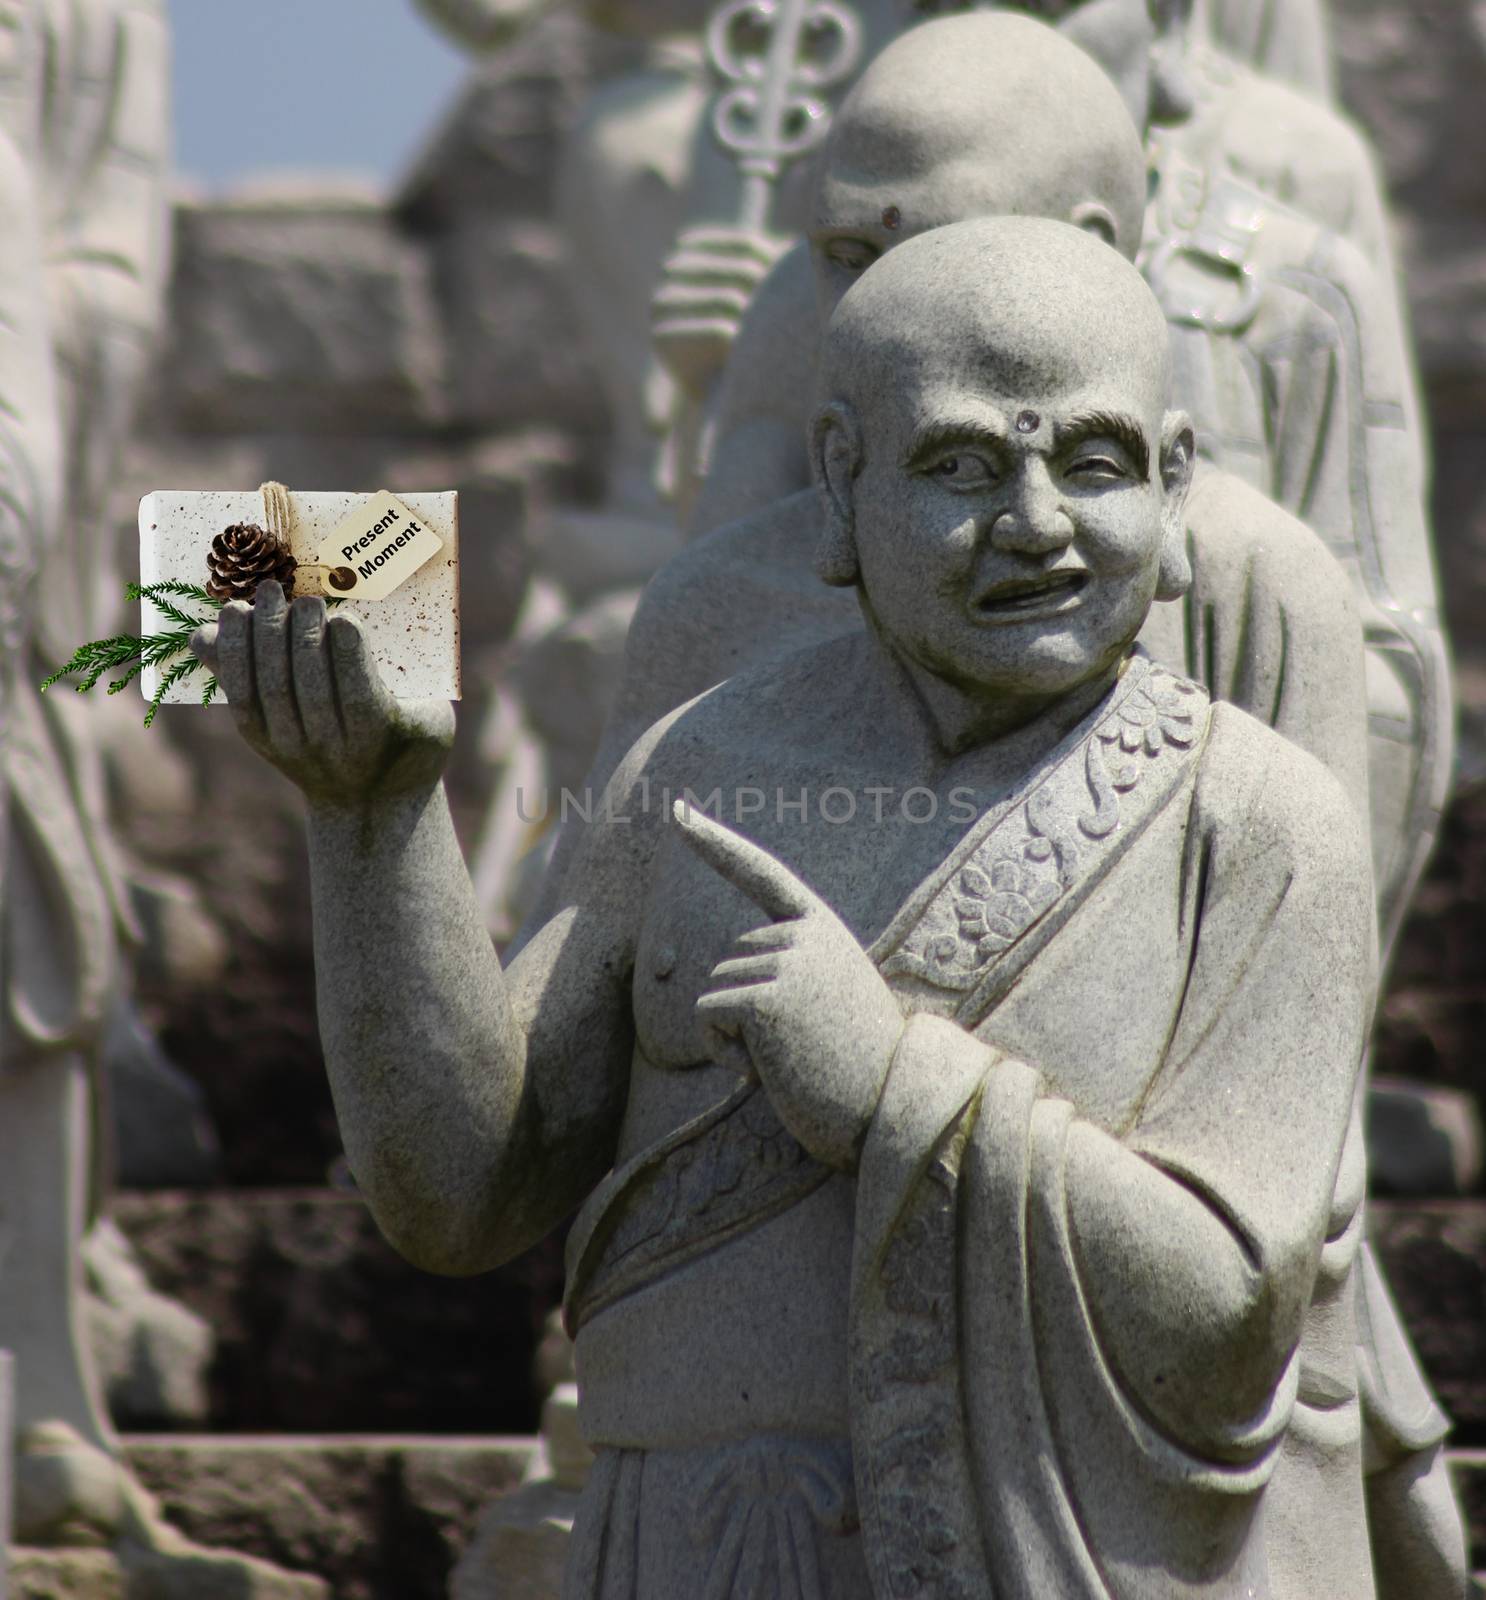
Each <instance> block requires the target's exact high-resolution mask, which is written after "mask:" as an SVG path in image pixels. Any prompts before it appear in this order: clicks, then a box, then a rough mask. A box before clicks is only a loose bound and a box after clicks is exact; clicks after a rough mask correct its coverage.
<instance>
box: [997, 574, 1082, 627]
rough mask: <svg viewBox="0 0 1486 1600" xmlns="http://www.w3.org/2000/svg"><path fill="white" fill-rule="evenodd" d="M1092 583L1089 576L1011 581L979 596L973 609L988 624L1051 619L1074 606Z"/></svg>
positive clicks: (1061, 575)
mask: <svg viewBox="0 0 1486 1600" xmlns="http://www.w3.org/2000/svg"><path fill="white" fill-rule="evenodd" d="M1088 581H1089V575H1088V573H1087V572H1048V573H1044V574H1043V575H1042V576H1041V577H1038V578H1008V579H1007V580H1006V581H1005V582H1004V583H996V584H992V585H991V587H990V588H989V589H987V590H985V591H984V592H983V593H981V594H980V595H978V596H977V597H976V599H975V600H974V602H973V603H972V605H971V609H972V610H973V611H974V612H975V614H976V616H978V617H982V618H984V619H985V620H986V621H988V622H1000V621H1003V620H1005V621H1008V622H1010V621H1021V620H1022V619H1023V618H1026V617H1040V616H1047V615H1051V614H1053V613H1055V612H1058V611H1061V610H1062V609H1063V608H1064V607H1065V606H1068V605H1071V604H1072V603H1073V602H1074V600H1076V599H1077V598H1078V596H1079V595H1080V594H1081V593H1082V592H1083V589H1084V586H1085V585H1086V584H1087V583H1088Z"/></svg>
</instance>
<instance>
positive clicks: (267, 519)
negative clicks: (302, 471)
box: [258, 479, 294, 550]
mask: <svg viewBox="0 0 1486 1600" xmlns="http://www.w3.org/2000/svg"><path fill="white" fill-rule="evenodd" d="M258 493H259V494H261V495H262V496H263V524H264V527H265V528H266V529H267V530H268V532H269V534H270V535H271V536H272V537H273V539H274V540H275V542H276V543H278V544H280V545H282V546H283V547H284V549H286V550H289V549H292V548H293V542H292V539H291V537H290V536H291V534H292V533H293V531H294V503H293V501H291V500H290V498H289V491H288V490H287V489H286V488H285V487H284V485H283V484H282V483H276V482H274V481H273V480H272V479H270V480H269V481H268V482H267V483H261V484H259V485H258Z"/></svg>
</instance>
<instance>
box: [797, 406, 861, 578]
mask: <svg viewBox="0 0 1486 1600" xmlns="http://www.w3.org/2000/svg"><path fill="white" fill-rule="evenodd" d="M861 470H862V429H861V424H860V423H859V422H858V421H857V416H856V412H855V411H853V410H852V408H851V407H850V406H849V405H847V403H846V402H845V401H844V400H832V401H830V402H829V403H828V404H827V405H823V406H822V407H821V408H820V410H819V411H817V412H816V414H815V417H814V420H813V421H812V422H811V424H810V471H811V476H812V477H813V478H814V480H815V489H816V493H817V494H818V495H819V496H820V504H821V512H822V514H823V518H824V526H823V528H822V530H821V536H820V544H819V546H818V547H817V549H816V553H815V570H816V572H818V573H819V574H820V577H821V579H822V581H823V582H825V583H829V584H830V585H832V587H834V588H837V589H849V588H850V587H851V586H852V584H854V583H855V582H856V581H857V579H858V578H859V577H860V576H861V569H860V567H859V566H858V564H857V544H856V477H857V474H858V473H859V472H860V471H861Z"/></svg>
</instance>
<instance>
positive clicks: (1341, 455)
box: [1258, 238, 1453, 948]
mask: <svg viewBox="0 0 1486 1600" xmlns="http://www.w3.org/2000/svg"><path fill="white" fill-rule="evenodd" d="M1275 276H1276V278H1277V279H1278V280H1279V281H1280V282H1281V283H1283V284H1284V285H1285V286H1286V287H1288V288H1290V289H1292V290H1296V291H1298V292H1299V295H1300V296H1301V298H1302V299H1303V300H1305V301H1306V302H1308V303H1309V305H1310V306H1311V307H1312V308H1313V311H1314V312H1315V314H1316V315H1315V317H1314V318H1313V321H1315V322H1318V323H1319V324H1320V325H1321V326H1322V327H1323V330H1324V335H1323V337H1321V338H1319V339H1317V340H1316V341H1315V342H1314V343H1313V344H1311V345H1310V346H1309V347H1307V348H1302V347H1301V346H1300V345H1299V344H1297V343H1292V342H1290V341H1288V340H1285V339H1280V340H1277V341H1275V342H1274V344H1273V345H1272V346H1271V347H1269V348H1261V349H1260V350H1259V351H1258V354H1259V357H1260V361H1261V365H1262V367H1263V369H1264V374H1265V377H1264V382H1265V385H1266V388H1267V389H1268V390H1269V391H1270V392H1271V393H1272V394H1273V395H1275V396H1276V397H1277V398H1276V404H1275V407H1274V411H1273V420H1272V429H1273V437H1274V440H1275V453H1274V472H1275V497H1276V499H1278V500H1280V501H1281V502H1282V503H1284V504H1286V505H1287V506H1288V507H1289V508H1290V509H1291V510H1293V511H1294V512H1295V514H1296V515H1297V516H1299V517H1301V518H1303V519H1304V521H1305V522H1306V523H1308V524H1309V526H1311V527H1312V528H1314V529H1315V530H1316V532H1317V533H1318V534H1319V535H1320V536H1321V538H1322V539H1323V540H1325V542H1326V543H1327V544H1328V545H1329V547H1330V548H1331V550H1332V552H1333V554H1335V555H1336V556H1337V558H1338V559H1339V560H1340V561H1341V563H1342V564H1343V566H1344V567H1346V568H1347V570H1348V573H1349V576H1350V577H1351V579H1352V582H1353V585H1354V588H1355V590H1356V592H1357V595H1358V599H1359V610H1360V613H1361V622H1362V629H1363V636H1364V640H1365V643H1366V649H1367V682H1368V703H1369V709H1370V712H1371V716H1372V720H1373V727H1374V747H1375V750H1374V763H1373V766H1374V770H1373V774H1372V783H1373V789H1374V794H1373V805H1374V818H1375V820H1374V849H1375V857H1376V867H1377V879H1378V900H1379V914H1380V919H1381V924H1382V927H1383V930H1384V941H1385V948H1386V947H1387V945H1388V944H1389V943H1390V942H1391V939H1392V936H1393V934H1394V933H1395V932H1396V930H1397V926H1398V923H1399V920H1400V918H1401V917H1402V915H1403V912H1404V910H1405V908H1406V905H1407V901H1408V897H1409V895H1410V893H1411V892H1412V888H1413V885H1414V884H1415V882H1416V881H1417V879H1418V876H1419V874H1420V872H1421V871H1422V870H1423V865H1424V861H1425V859H1426V857H1427V855H1428V852H1429V849H1430V846H1431V843H1432V841H1433V838H1434V836H1435V833H1436V832H1437V831H1438V827H1439V819H1440V814H1441V812H1442V810H1443V807H1444V803H1445V800H1446V797H1447V795H1448V792H1449V782H1450V771H1451V765H1452V762H1451V755H1452V746H1453V725H1452V695H1451V688H1450V666H1449V659H1448V653H1447V650H1446V646H1445V640H1444V636H1443V633H1442V631H1441V628H1440V622H1439V593H1438V583H1437V579H1436V576H1435V566H1434V554H1433V549H1432V540H1431V535H1430V527H1429V517H1428V505H1427V476H1428V472H1427V463H1426V460H1425V450H1424V444H1423V439H1422V435H1421V432H1420V420H1419V408H1418V404H1417V400H1416V397H1415V392H1414V384H1413V371H1412V366H1411V363H1410V361H1409V358H1408V353H1407V350H1406V348H1405V346H1404V341H1403V335H1402V330H1401V328H1400V326H1399V324H1398V322H1397V320H1396V317H1395V315H1394V306H1393V302H1392V298H1391V296H1390V294H1389V293H1388V288H1387V286H1386V285H1385V284H1382V283H1380V282H1379V281H1378V278H1377V275H1376V274H1375V273H1374V272H1373V271H1372V270H1371V269H1370V268H1369V267H1368V265H1367V263H1366V262H1365V261H1363V260H1362V259H1361V258H1360V256H1359V254H1358V252H1357V251H1355V250H1354V249H1352V248H1351V247H1350V246H1348V245H1347V243H1346V242H1345V241H1344V240H1339V239H1334V238H1333V239H1330V240H1324V239H1323V240H1322V241H1321V242H1320V243H1318V244H1317V246H1316V247H1315V249H1314V250H1313V251H1311V252H1310V254H1309V256H1308V258H1307V260H1306V262H1305V265H1304V266H1303V267H1294V268H1287V269H1282V270H1281V271H1279V272H1277V273H1276V274H1275ZM1400 738H1401V739H1402V740H1403V744H1402V745H1399V740H1400ZM1390 744H1392V745H1398V746H1399V750H1400V752H1402V751H1403V750H1405V749H1407V751H1408V752H1409V755H1408V760H1407V761H1406V762H1402V763H1401V762H1400V761H1399V760H1398V759H1397V758H1396V757H1395V758H1393V759H1390V758H1389V746H1390ZM1384 769H1387V770H1386V771H1385V770H1384Z"/></svg>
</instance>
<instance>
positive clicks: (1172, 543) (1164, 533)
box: [1156, 411, 1197, 600]
mask: <svg viewBox="0 0 1486 1600" xmlns="http://www.w3.org/2000/svg"><path fill="white" fill-rule="evenodd" d="M1196 463H1197V442H1196V439H1195V437H1194V435H1193V433H1192V423H1191V419H1190V418H1189V417H1188V416H1187V414H1186V413H1185V412H1184V411H1168V412H1167V414H1166V418H1165V421H1164V422H1163V423H1162V425H1161V567H1160V572H1159V574H1158V576H1157V579H1156V598H1157V599H1158V600H1180V599H1181V597H1182V596H1183V595H1184V594H1185V593H1186V592H1187V590H1188V589H1190V588H1191V587H1192V563H1191V561H1190V560H1189V559H1188V556H1187V520H1186V515H1185V512H1186V507H1187V492H1188V490H1189V489H1190V488H1191V487H1192V473H1193V470H1194V468H1195V467H1196Z"/></svg>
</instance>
